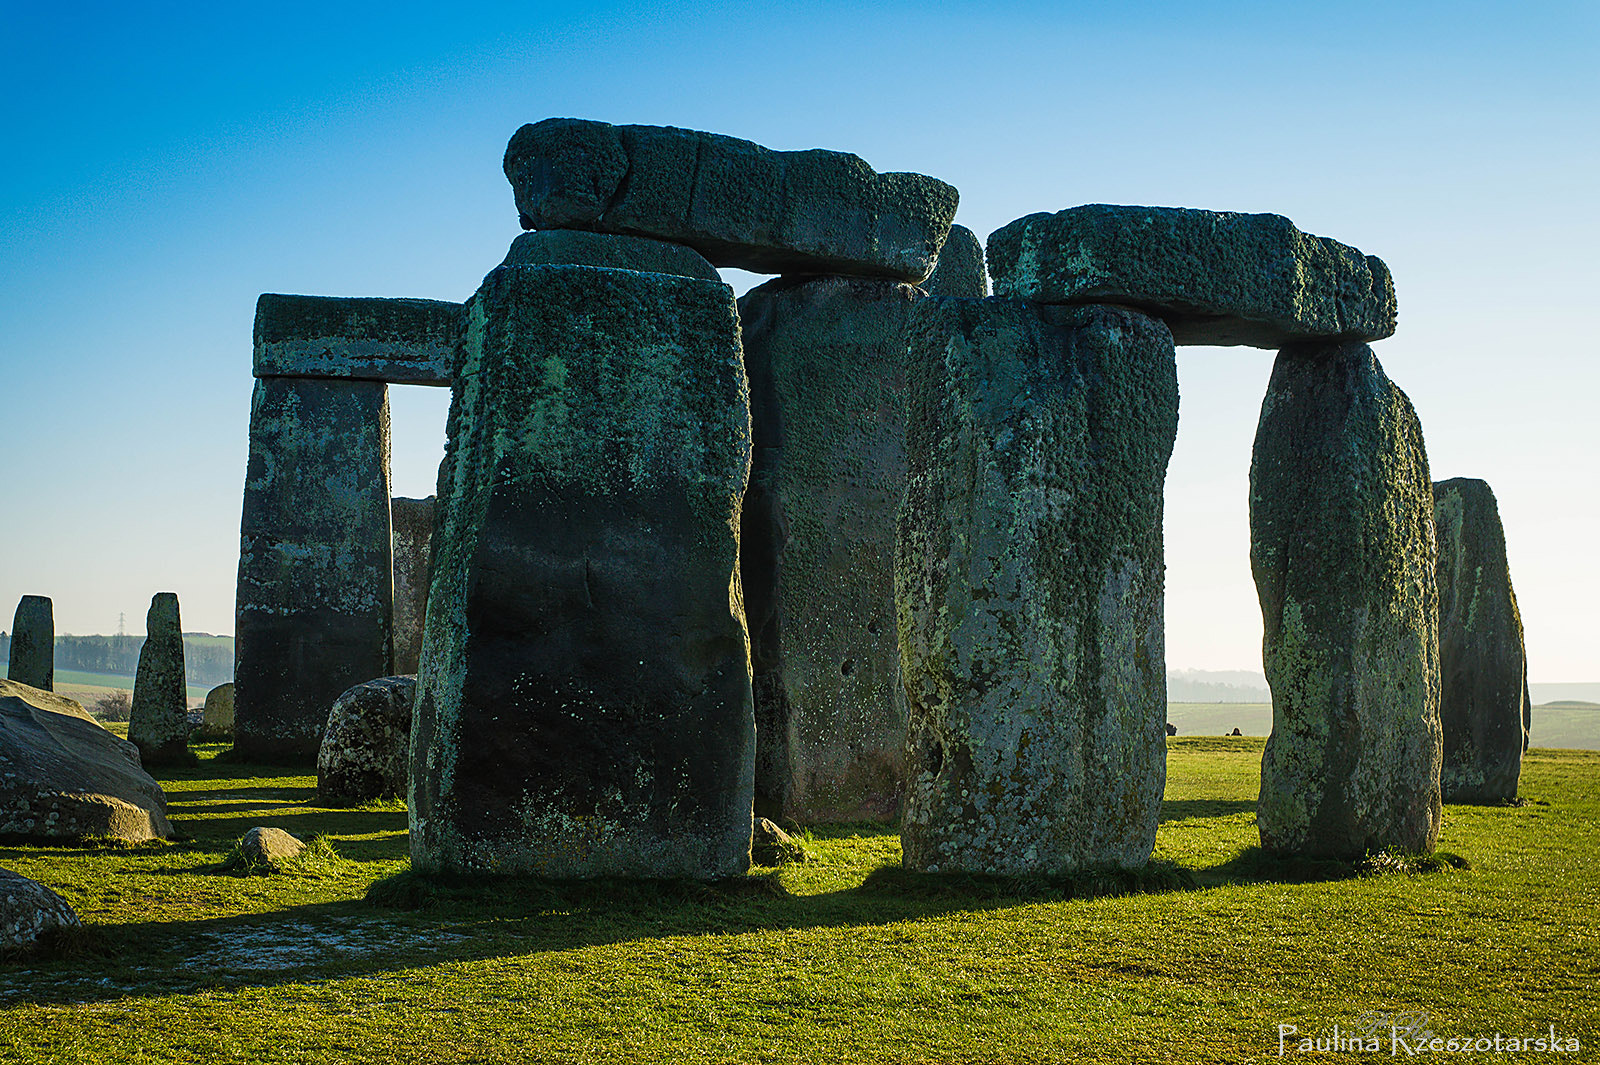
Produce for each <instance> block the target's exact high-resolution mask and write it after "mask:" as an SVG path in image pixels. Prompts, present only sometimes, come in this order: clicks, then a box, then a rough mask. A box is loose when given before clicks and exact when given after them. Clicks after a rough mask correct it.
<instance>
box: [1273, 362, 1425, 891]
mask: <svg viewBox="0 0 1600 1065" xmlns="http://www.w3.org/2000/svg"><path fill="white" fill-rule="evenodd" d="M1434 555H1435V551H1434V531H1433V484H1432V481H1431V480H1430V479H1429V477H1428V453H1427V450H1426V448H1425V447H1424V446H1423V440H1422V425H1421V423H1420V422H1418V420H1417V416H1416V413H1415V412H1414V411H1413V410H1412V407H1411V401H1410V400H1409V399H1407V398H1406V395H1405V393H1404V392H1402V391H1400V389H1398V388H1396V387H1395V386H1394V384H1393V383H1392V382H1390V380H1389V378H1388V377H1387V376H1386V375H1385V374H1384V372H1383V367H1382V366H1380V365H1379V364H1378V360H1377V358H1376V356H1374V355H1373V354H1372V349H1371V348H1369V347H1367V346H1366V345H1365V344H1363V343H1360V342H1359V341H1347V342H1340V343H1306V344H1296V345H1291V346H1289V347H1286V348H1285V349H1284V350H1283V351H1282V352H1280V353H1279V355H1278V359H1277V362H1276V364H1275V365H1274V366H1273V370H1272V379H1271V382H1270V383H1269V384H1268V386H1267V395H1266V399H1265V400H1263V401H1262V404H1261V421H1260V424H1259V425H1258V427H1257V429H1256V441H1255V454H1254V458H1253V460H1252V462H1251V466H1250V566H1251V570H1252V571H1253V572H1254V574H1255V581H1256V593H1257V595H1258V597H1259V598H1260V601H1261V615H1262V621H1263V624H1264V629H1265V636H1264V639H1263V641H1262V653H1263V659H1264V662H1265V666H1266V674H1267V683H1268V684H1269V685H1270V686H1271V688H1272V735H1271V736H1270V737H1268V739H1267V748H1266V754H1265V756H1264V757H1263V758H1262V762H1261V794H1260V799H1259V801H1258V804H1257V812H1256V821H1257V823H1258V825H1259V826H1260V830H1261V845H1262V847H1264V848H1265V849H1266V850H1268V851H1270V852H1273V853H1278V854H1297V855H1306V856H1312V857H1319V858H1345V859H1348V858H1357V857H1360V856H1361V855H1362V854H1364V853H1367V852H1369V851H1379V850H1386V849H1387V850H1399V851H1407V852H1425V851H1431V850H1432V849H1433V846H1434V841H1435V840H1436V838H1437V837H1438V834H1439V763H1440V754H1441V739H1440V729H1439V642H1438V628H1437V626H1438V596H1437V593H1436V591H1435V586H1434Z"/></svg>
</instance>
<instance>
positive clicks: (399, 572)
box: [389, 496, 433, 674]
mask: <svg viewBox="0 0 1600 1065" xmlns="http://www.w3.org/2000/svg"><path fill="white" fill-rule="evenodd" d="M389 520H390V524H391V526H392V528H393V534H392V536H393V541H394V548H393V550H394V668H395V670H396V671H397V672H398V673H400V674H414V673H416V671H417V661H418V659H419V658H420V656H421V654H422V622H423V619H424V618H426V617H427V615H428V584H429V580H428V577H429V575H430V574H431V573H432V572H433V570H432V558H433V497H432V496H428V497H427V498H426V499H405V498H402V497H399V496H396V497H395V498H394V499H391V500H390V501H389Z"/></svg>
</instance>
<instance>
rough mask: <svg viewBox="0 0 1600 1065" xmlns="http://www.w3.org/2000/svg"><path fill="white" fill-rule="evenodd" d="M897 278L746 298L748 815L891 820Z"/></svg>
mask: <svg viewBox="0 0 1600 1065" xmlns="http://www.w3.org/2000/svg"><path fill="white" fill-rule="evenodd" d="M922 298H925V297H923V295H922V293H921V292H920V291H919V290H918V289H917V288H916V286H914V285H908V284H905V283H903V282H895V281H871V280H866V279H850V278H836V277H834V278H816V279H812V280H808V281H805V282H804V283H801V284H795V283H793V282H791V281H789V280H788V279H783V280H779V281H774V282H771V283H769V284H766V285H763V286H761V287H760V288H757V289H753V290H751V291H750V292H749V293H747V294H746V295H745V296H744V298H742V299H741V300H740V301H739V318H740V323H741V327H742V332H743V337H744V354H745V365H746V367H747V368H748V370H749V373H750V404H751V422H752V424H753V427H754V432H755V444H756V450H755V460H754V463H753V465H752V468H751V472H750V489H749V491H748V492H747V493H746V495H745V503H744V515H743V524H742V527H741V534H740V545H739V552H740V560H741V570H742V573H743V579H744V595H745V610H746V616H747V618H748V620H749V623H750V639H751V654H752V662H753V665H754V673H755V697H756V808H757V811H758V812H759V813H763V814H766V815H769V816H771V817H776V818H780V819H782V820H786V821H801V822H806V823H815V822H821V821H861V820H891V819H894V818H895V817H897V816H898V814H899V809H900V797H901V793H902V791H903V790H904V784H905V757H904V749H905V732H906V723H905V709H904V697H903V695H902V694H901V692H900V683H899V676H900V668H899V654H898V648H897V645H896V641H895V614H894V522H895V513H896V511H897V510H898V509H899V506H900V496H901V494H902V492H903V491H904V489H905V475H906V460H905V399H904V395H905V351H906V318H907V316H908V315H909V314H910V312H911V308H912V306H913V304H914V303H915V302H916V301H917V300H919V299H922Z"/></svg>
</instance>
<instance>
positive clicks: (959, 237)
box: [922, 226, 989, 300]
mask: <svg viewBox="0 0 1600 1065" xmlns="http://www.w3.org/2000/svg"><path fill="white" fill-rule="evenodd" d="M922 287H923V288H925V289H927V290H928V294H929V295H930V296H943V297H945V298H947V299H964V300H972V299H982V298H983V297H985V296H987V295H988V294H989V274H988V271H987V270H986V269H985V267H984V264H983V244H982V242H981V241H979V240H978V235H977V234H976V233H974V232H973V231H972V230H970V229H968V228H967V227H966V226H951V227H950V235H949V236H948V237H946V238H945V241H944V247H942V248H940V249H939V262H938V263H937V264H936V265H935V266H934V268H933V273H932V274H930V275H928V280H926V281H924V282H923V283H922Z"/></svg>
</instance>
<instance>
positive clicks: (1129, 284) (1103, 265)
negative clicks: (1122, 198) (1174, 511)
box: [989, 203, 1395, 348]
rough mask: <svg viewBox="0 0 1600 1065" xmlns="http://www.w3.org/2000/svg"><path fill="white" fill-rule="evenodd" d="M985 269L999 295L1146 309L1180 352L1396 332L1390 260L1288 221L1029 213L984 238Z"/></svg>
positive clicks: (1123, 212) (1104, 210)
mask: <svg viewBox="0 0 1600 1065" xmlns="http://www.w3.org/2000/svg"><path fill="white" fill-rule="evenodd" d="M989 270H990V272H991V273H992V274H993V275H994V290H995V294H996V295H1000V296H1016V297H1018V298H1020V299H1028V300H1038V301H1040V302H1043V303H1121V304H1127V305H1129V306H1133V307H1140V308H1143V309H1144V310H1146V311H1148V312H1149V313H1150V314H1153V315H1156V316H1157V317H1159V318H1161V319H1162V320H1163V321H1165V322H1166V323H1167V325H1168V326H1169V327H1171V329H1172V338H1173V340H1174V341H1176V342H1177V343H1179V344H1249V345H1252V346H1254V347H1261V348H1277V347H1281V346H1283V345H1284V344H1287V343H1289V342H1291V341H1296V340H1305V339H1312V338H1329V337H1351V338H1355V339H1359V340H1381V339H1383V338H1384V337H1387V336H1390V335H1392V334H1393V333H1394V326H1395V297H1394V281H1393V279H1392V278H1391V277H1390V275H1389V268H1388V267H1387V266H1385V265H1384V263H1383V260H1381V259H1378V258H1376V257H1374V256H1371V255H1363V254H1361V252H1359V251H1357V250H1356V249H1355V248H1351V247H1348V246H1347V245H1344V244H1340V243H1338V242H1337V241H1333V240H1329V239H1328V238H1327V237H1314V236H1311V235H1310V234H1308V233H1302V232H1300V231H1299V230H1298V229H1296V228H1295V227H1294V223H1292V222H1290V221H1289V220H1288V219H1287V218H1284V217H1283V216H1282V215H1275V214H1234V213H1231V212H1226V211H1196V210H1190V209H1187V208H1180V207H1113V206H1109V205H1107V204H1103V203H1096V204H1089V205H1087V206H1084V207H1074V208H1072V209H1071V210H1067V211H1059V212H1057V213H1056V214H1042V213H1041V214H1031V215H1028V216H1026V217H1024V218H1019V219H1017V220H1016V221H1015V222H1012V223H1010V224H1009V225H1006V226H1004V227H1003V228H1001V229H999V230H997V231H996V232H994V233H993V234H991V235H990V236H989Z"/></svg>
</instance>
